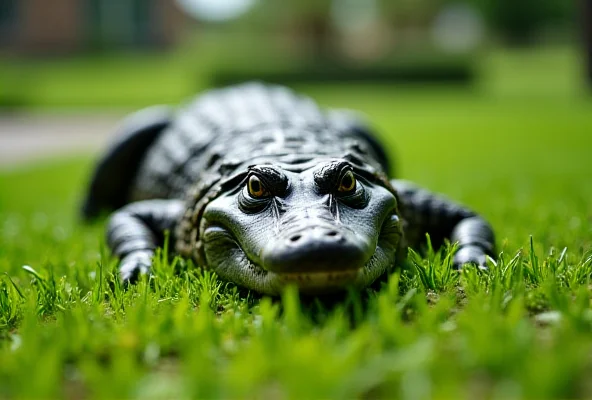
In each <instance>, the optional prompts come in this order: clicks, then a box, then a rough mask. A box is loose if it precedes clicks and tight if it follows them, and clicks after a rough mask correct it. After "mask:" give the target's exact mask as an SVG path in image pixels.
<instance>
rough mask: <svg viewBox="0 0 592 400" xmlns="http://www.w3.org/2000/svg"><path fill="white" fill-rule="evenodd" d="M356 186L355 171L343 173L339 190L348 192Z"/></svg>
mask: <svg viewBox="0 0 592 400" xmlns="http://www.w3.org/2000/svg"><path fill="white" fill-rule="evenodd" d="M355 188H356V177H355V176H354V173H353V172H351V171H347V172H346V173H345V174H343V177H341V182H339V187H338V188H337V191H339V192H340V193H348V192H351V191H352V190H354V189H355Z"/></svg>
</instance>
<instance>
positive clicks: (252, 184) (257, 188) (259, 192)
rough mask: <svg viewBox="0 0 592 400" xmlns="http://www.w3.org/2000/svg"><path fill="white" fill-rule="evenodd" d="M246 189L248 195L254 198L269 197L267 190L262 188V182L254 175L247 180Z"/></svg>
mask: <svg viewBox="0 0 592 400" xmlns="http://www.w3.org/2000/svg"><path fill="white" fill-rule="evenodd" d="M247 187H248V189H249V194H250V195H251V196H253V197H254V198H261V197H267V196H269V192H268V191H267V189H265V186H263V182H261V180H260V179H259V178H257V177H256V176H255V175H252V176H251V177H250V178H249V182H248V184H247Z"/></svg>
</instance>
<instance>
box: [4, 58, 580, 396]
mask: <svg viewBox="0 0 592 400" xmlns="http://www.w3.org/2000/svg"><path fill="white" fill-rule="evenodd" d="M513 60H514V61H513V63H514V64H513V63H512V61H508V59H505V58H503V59H500V60H492V62H491V64H490V68H491V73H492V76H494V75H495V74H497V73H498V72H499V71H504V70H515V69H520V68H524V70H523V71H522V72H521V73H522V76H523V78H524V79H519V78H516V75H515V74H514V75H513V78H512V79H513V82H515V84H507V82H508V81H504V82H505V83H504V82H501V83H495V84H494V82H495V81H494V78H491V80H488V81H487V82H485V83H484V84H483V86H480V87H478V88H476V89H474V90H471V91H460V90H454V89H446V88H440V89H436V88H423V89H409V88H402V87H380V88H377V87H366V86H365V87H352V86H349V87H345V88H342V87H334V86H327V87H322V88H319V87H306V88H303V90H305V91H307V92H308V93H310V94H311V95H313V96H314V97H315V98H317V99H318V100H319V101H320V102H321V103H323V104H327V105H329V104H330V105H334V106H343V107H352V108H356V109H360V110H362V111H364V112H366V113H367V114H368V115H369V117H370V119H371V120H372V121H373V122H375V124H376V126H377V127H378V128H379V129H380V131H381V132H382V138H383V140H384V142H385V143H386V144H387V145H388V147H389V150H390V152H391V154H392V155H393V156H394V157H396V160H397V162H396V170H397V172H396V174H397V175H398V176H402V177H405V178H408V179H412V180H415V181H417V182H419V183H421V184H423V185H425V186H428V187H430V188H432V189H434V190H438V191H441V192H443V193H446V194H447V195H449V196H450V197H452V198H454V199H457V200H459V201H463V202H465V203H467V204H469V205H470V206H471V207H472V208H474V209H476V210H478V211H479V212H481V213H482V214H483V215H484V216H485V217H487V218H488V219H489V220H490V221H491V222H492V224H493V225H494V228H495V230H496V232H497V235H498V245H499V251H500V256H499V257H498V258H496V260H492V262H491V266H490V271H489V272H488V273H477V272H476V271H475V270H474V269H472V268H467V269H465V270H464V271H462V273H457V272H454V271H451V270H450V268H449V265H448V263H447V261H446V260H447V259H446V258H445V255H446V251H443V252H441V253H434V252H431V253H429V254H428V255H427V256H426V257H425V258H419V257H411V258H410V260H409V262H408V265H407V268H406V269H399V270H397V271H396V272H394V273H393V274H392V275H390V276H389V277H388V279H387V280H385V282H384V283H382V285H381V286H380V288H379V289H378V290H376V291H370V290H368V291H363V292H360V293H358V292H349V293H348V294H347V295H346V296H344V297H343V298H342V299H336V300H335V299H334V300H333V301H321V300H318V299H300V300H299V298H298V294H297V293H296V292H295V291H294V290H287V291H286V292H285V293H284V295H283V297H282V298H281V300H278V299H270V298H260V297H258V296H257V295H255V294H254V293H249V292H245V291H241V290H238V288H236V287H235V286H233V285H232V284H227V283H224V282H221V281H218V280H217V279H216V277H215V276H214V275H213V274H211V273H209V272H204V271H201V270H199V269H194V268H190V266H189V265H187V264H186V263H185V262H183V261H182V260H175V261H172V262H169V261H168V259H167V257H164V256H162V255H160V256H158V257H157V259H156V260H155V268H154V276H153V277H152V278H151V279H150V280H144V281H142V282H140V283H139V284H138V285H136V286H133V287H132V288H131V289H130V290H127V291H123V290H122V288H121V286H120V284H119V282H118V279H117V269H116V263H115V261H114V260H112V259H111V258H109V256H108V254H107V252H106V251H105V250H104V247H103V246H104V245H103V240H102V234H103V226H102V222H101V221H99V222H98V223H97V224H96V225H94V226H83V225H81V224H79V223H78V221H77V215H76V209H77V206H78V203H79V201H80V196H81V194H82V191H83V187H84V182H85V180H86V178H87V176H88V173H89V168H90V167H91V165H92V161H91V160H90V159H88V158H73V159H69V160H61V161H59V162H55V163H44V164H33V165H30V166H28V167H26V168H22V169H20V170H17V171H12V172H3V173H2V172H0V271H2V273H1V274H0V398H33V397H43V398H48V397H62V396H64V397H68V398H87V397H96V398H123V397H136V398H150V397H152V398H192V397H200V398H237V397H249V398H294V399H306V398H352V397H353V398H358V397H387V398H405V399H422V398H469V399H474V398H500V399H510V398H537V399H541V398H590V397H592V380H591V379H590V376H591V374H592V308H591V303H590V300H591V298H592V297H591V296H592V286H591V274H592V184H591V180H592V101H590V99H588V98H585V97H584V96H583V95H581V94H578V92H577V90H573V91H572V90H571V89H569V85H570V83H569V82H572V81H571V80H570V78H569V77H568V78H565V76H564V75H562V74H559V72H558V70H557V65H559V66H564V65H567V66H568V67H569V68H575V67H573V64H570V63H569V62H566V63H563V61H561V60H558V61H557V60H556V61H557V62H556V63H554V64H551V65H550V66H547V67H546V68H547V69H546V71H547V72H544V71H542V70H544V69H545V67H544V66H540V65H538V64H537V65H538V69H537V70H536V73H532V74H531V73H530V70H529V69H528V68H526V67H525V65H528V64H524V63H522V62H519V61H516V59H515V58H514V59H513ZM539 64H540V63H539ZM541 69H542V70H541ZM559 71H561V72H562V73H563V72H565V70H564V69H560V70H559ZM514 72H515V71H514ZM499 73H501V72H499ZM557 74H559V75H561V76H562V78H561V79H565V81H562V82H564V84H561V85H555V83H556V81H555V80H554V79H553V77H554V76H556V75H557ZM568 75H569V74H568ZM547 79H550V80H552V82H553V84H552V85H546V86H545V85H544V83H545V82H546V80H547ZM541 83H543V84H541ZM490 84H491V85H493V84H494V86H495V88H496V89H495V90H494V89H492V88H491V87H489V86H488V85H490ZM516 85H518V86H517V87H518V88H516ZM520 85H522V86H520ZM498 89H499V90H498ZM4 272H5V273H4Z"/></svg>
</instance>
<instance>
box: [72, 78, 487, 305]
mask: <svg viewBox="0 0 592 400" xmlns="http://www.w3.org/2000/svg"><path fill="white" fill-rule="evenodd" d="M389 171H390V164H389V159H388V157H387V152H386V151H385V149H384V147H382V146H381V144H380V143H379V140H378V139H377V136H376V135H375V134H374V133H373V129H372V128H371V127H370V125H369V124H368V123H367V122H366V121H365V120H364V118H361V117H360V116H359V115H358V114H357V113H355V112H353V111H348V110H341V109H321V108H320V107H319V106H318V105H317V104H316V103H315V102H314V101H313V100H312V99H310V98H308V97H305V96H301V95H297V94H295V93H294V92H293V91H291V90H290V89H288V88H285V87H282V86H275V85H266V84H263V83H246V84H241V85H238V86H233V87H228V88H222V89H212V90H210V91H208V92H205V93H203V94H201V95H199V96H197V97H196V98H195V99H193V100H191V101H189V102H187V103H186V104H185V105H183V106H181V107H179V108H178V109H176V110H175V109H171V108H169V107H165V106H156V107H151V108H148V109H145V110H142V111H139V112H137V113H135V114H132V115H131V116H130V117H128V118H127V119H126V120H125V121H124V123H123V124H122V126H121V128H120V132H119V134H118V135H116V138H115V140H114V142H113V143H112V144H111V145H110V148H109V149H108V151H107V152H106V154H105V155H104V156H103V157H102V158H101V159H100V160H99V162H98V165H97V167H96V168H95V171H94V175H93V176H92V178H91V180H90V185H89V189H88V192H87V195H86V199H85V201H84V205H83V207H82V213H83V216H84V217H85V218H87V219H90V218H94V217H96V216H98V215H100V214H101V213H103V212H106V211H111V212H113V213H112V214H111V216H110V218H109V221H108V223H107V229H106V231H107V235H106V237H107V244H108V246H109V248H110V249H111V251H112V253H113V254H114V255H115V256H117V257H119V259H120V264H119V271H120V274H121V278H122V280H123V281H124V282H133V281H135V280H137V278H138V276H140V275H141V274H146V273H149V271H150V268H151V263H152V258H153V256H154V253H155V250H156V249H157V248H158V247H159V246H162V245H163V242H164V240H165V237H166V235H167V234H168V235H169V240H170V243H171V247H172V248H174V253H175V254H178V255H180V256H182V257H185V258H188V259H191V260H193V261H194V262H195V264H196V265H198V266H201V267H203V268H208V269H211V270H213V271H215V272H216V274H217V275H218V276H219V277H220V278H222V279H224V280H226V281H230V282H233V283H235V284H237V285H239V286H242V287H246V288H248V289H251V290H255V291H258V292H260V293H264V294H270V295H276V294H278V293H280V292H281V291H282V289H283V288H284V287H285V286H287V285H296V286H297V287H298V288H299V290H301V291H302V292H304V293H324V292H332V291H338V290H340V289H343V288H346V287H358V288H362V287H366V286H369V285H370V284H371V283H373V282H374V281H375V280H377V278H379V277H380V276H383V275H385V274H386V273H387V272H388V271H391V270H392V269H393V268H394V267H395V266H396V265H400V263H401V262H402V261H404V259H405V257H406V255H407V248H408V247H411V248H417V249H421V248H422V247H423V248H425V244H426V234H429V236H430V238H431V242H432V245H433V246H440V245H442V244H443V243H445V242H446V241H450V242H451V243H457V247H456V248H457V251H456V253H455V254H454V258H453V263H454V266H455V267H457V268H461V267H463V266H464V265H465V264H473V265H475V266H477V267H478V268H484V269H485V268H487V266H486V259H487V256H493V254H494V245H495V240H494V233H493V230H492V228H491V226H490V225H489V224H488V223H487V222H486V221H485V220H484V219H483V218H482V217H481V216H479V215H478V214H476V213H475V212H473V211H471V210H470V209H468V208H467V207H464V206H462V205H460V204H457V203H454V202H452V201H450V200H448V199H447V198H445V197H443V196H441V195H438V194H435V193H432V192H430V191H428V190H426V189H424V188H421V187H420V186H418V185H415V184H413V183H411V182H409V181H405V180H397V179H391V180H389V179H388V177H387V173H388V172H389Z"/></svg>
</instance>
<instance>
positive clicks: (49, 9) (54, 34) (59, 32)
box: [16, 0, 84, 53]
mask: <svg viewBox="0 0 592 400" xmlns="http://www.w3.org/2000/svg"><path fill="white" fill-rule="evenodd" d="M82 3H83V2H82V1H80V0H20V1H19V9H18V17H19V21H18V28H17V32H16V36H17V37H16V45H17V46H18V48H19V50H21V51H24V52H35V53H65V52H71V51H75V50H78V49H80V48H81V47H82V46H83V44H84V25H83V24H84V19H83V16H84V10H83V9H82Z"/></svg>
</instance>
